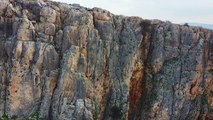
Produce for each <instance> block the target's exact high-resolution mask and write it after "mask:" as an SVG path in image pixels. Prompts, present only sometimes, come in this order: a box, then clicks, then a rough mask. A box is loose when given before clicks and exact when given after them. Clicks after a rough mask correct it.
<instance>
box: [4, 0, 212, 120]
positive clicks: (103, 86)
mask: <svg viewBox="0 0 213 120" xmlns="http://www.w3.org/2000/svg"><path fill="white" fill-rule="evenodd" d="M5 113H6V114H7V115H8V116H9V117H10V118H13V119H18V120H19V119H20V120H23V119H25V118H28V117H30V116H32V115H34V114H35V113H39V115H40V117H41V119H45V120H210V119H213V31H212V30H208V29H204V28H200V27H189V26H181V25H177V24H172V23H170V22H162V21H159V20H144V19H142V18H139V17H125V16H118V15H114V14H112V13H110V12H108V11H106V10H103V9H100V8H93V9H89V8H85V7H82V6H80V5H77V4H69V5H68V4H65V3H57V2H52V1H48V0H44V1H42V0H1V1H0V116H2V115H3V114H5Z"/></svg>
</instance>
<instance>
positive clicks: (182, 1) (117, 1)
mask: <svg viewBox="0 0 213 120" xmlns="http://www.w3.org/2000/svg"><path fill="white" fill-rule="evenodd" d="M55 1H60V2H66V3H71V4H72V3H78V4H80V5H81V6H85V7H89V8H93V7H100V8H104V9H106V10H109V11H111V12H112V13H114V14H118V15H120V14H122V15H126V16H140V17H142V18H144V19H160V20H169V21H172V22H174V23H185V22H196V23H208V24H213V0H55Z"/></svg>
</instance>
